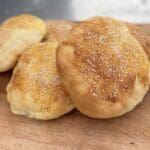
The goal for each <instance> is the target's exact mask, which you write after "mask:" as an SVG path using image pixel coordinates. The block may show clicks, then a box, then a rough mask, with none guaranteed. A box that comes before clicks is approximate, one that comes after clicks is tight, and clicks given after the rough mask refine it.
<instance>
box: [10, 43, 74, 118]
mask: <svg viewBox="0 0 150 150" xmlns="http://www.w3.org/2000/svg"><path fill="white" fill-rule="evenodd" d="M57 45H58V44H57V43H56V42H51V43H49V42H47V43H38V44H35V45H34V46H32V47H30V48H29V49H28V50H26V51H25V52H23V54H22V55H21V57H20V59H19V61H18V64H17V66H16V67H15V69H14V71H13V76H12V78H11V81H10V83H9V84H8V87H7V98H8V102H9V104H10V107H11V110H12V112H13V113H14V114H17V115H23V116H27V117H30V118H35V119H42V120H48V119H53V118H58V117H60V116H62V115H64V114H66V113H67V112H69V111H71V110H72V109H73V108H74V106H73V104H72V102H71V101H70V99H69V97H68V94H67V93H66V92H65V91H64V88H63V85H62V82H61V81H60V79H59V76H58V74H57V68H56V49H57Z"/></svg>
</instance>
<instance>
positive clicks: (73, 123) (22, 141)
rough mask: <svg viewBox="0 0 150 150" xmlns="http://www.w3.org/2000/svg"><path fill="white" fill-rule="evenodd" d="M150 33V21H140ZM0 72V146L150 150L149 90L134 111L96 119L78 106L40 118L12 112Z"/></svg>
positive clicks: (7, 149)
mask: <svg viewBox="0 0 150 150" xmlns="http://www.w3.org/2000/svg"><path fill="white" fill-rule="evenodd" d="M141 27H142V28H143V29H144V30H145V31H146V32H148V33H149V34H150V25H141ZM10 77H11V72H7V73H3V74H0V150H51V149H52V150H53V149H54V150H55V149H56V150H72V149H73V150H91V149H92V150H150V92H149V93H147V95H146V96H145V98H144V102H143V103H141V104H140V105H139V106H138V107H137V108H136V109H134V110H133V111H132V112H130V113H128V114H126V115H124V116H122V117H118V118H115V119H109V120H96V119H91V118H88V117H86V116H84V115H82V114H80V113H79V112H78V111H77V110H74V111H72V112H71V113H69V114H67V115H65V116H63V117H61V118H59V119H55V120H50V121H37V120H32V119H28V118H25V117H21V116H15V115H14V114H12V113H11V112H10V109H9V105H8V103H7V99H6V90H5V89H6V85H7V83H8V82H9V80H10Z"/></svg>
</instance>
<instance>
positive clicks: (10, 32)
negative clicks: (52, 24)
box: [0, 14, 47, 72]
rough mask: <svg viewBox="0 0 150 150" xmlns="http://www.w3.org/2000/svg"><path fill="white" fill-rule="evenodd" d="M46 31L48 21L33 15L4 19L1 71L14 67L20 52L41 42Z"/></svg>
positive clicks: (1, 31) (1, 34)
mask: <svg viewBox="0 0 150 150" xmlns="http://www.w3.org/2000/svg"><path fill="white" fill-rule="evenodd" d="M46 32H47V26H46V23H45V22H44V21H42V20H41V19H39V18H38V17H35V16H32V15H28V14H23V15H18V16H14V17H11V18H9V19H7V20H6V21H4V22H3V23H2V24H1V26H0V44H1V45H0V72H4V71H7V70H10V69H12V68H13V67H14V66H15V64H16V62H17V60H18V58H19V56H20V54H21V53H22V52H23V51H24V50H25V49H27V48H28V47H30V46H31V45H33V44H35V43H37V42H40V41H41V40H42V39H43V38H44V36H45V35H46Z"/></svg>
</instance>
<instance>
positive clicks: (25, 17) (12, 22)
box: [1, 14, 46, 33]
mask: <svg viewBox="0 0 150 150" xmlns="http://www.w3.org/2000/svg"><path fill="white" fill-rule="evenodd" d="M1 27H5V28H7V29H13V28H14V29H25V30H39V32H42V33H43V32H46V24H45V23H44V21H42V20H41V19H40V18H38V17H36V16H33V15H30V14H21V15H18V16H14V17H11V18H8V19H7V20H6V21H4V22H3V23H2V25H1Z"/></svg>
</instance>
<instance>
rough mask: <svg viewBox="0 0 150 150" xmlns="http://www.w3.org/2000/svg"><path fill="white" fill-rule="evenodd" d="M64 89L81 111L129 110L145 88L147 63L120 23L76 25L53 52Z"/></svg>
mask: <svg viewBox="0 0 150 150" xmlns="http://www.w3.org/2000/svg"><path fill="white" fill-rule="evenodd" d="M57 64H58V68H59V74H60V77H61V79H62V81H63V83H64V86H65V89H66V90H67V91H68V93H69V94H70V97H71V99H72V101H73V103H74V104H75V106H76V107H77V109H79V110H80V111H81V112H82V113H84V114H86V115H88V116H91V117H94V118H111V117H116V116H119V115H122V114H124V113H126V112H128V111H130V110H132V109H133V108H134V107H135V106H136V105H137V104H138V103H139V102H141V101H142V98H143V96H144V95H145V93H146V91H147V89H148V86H149V61H148V58H147V56H146V54H145V52H144V51H143V49H142V47H141V46H140V45H139V43H138V42H137V41H136V40H135V38H134V37H133V36H132V35H131V34H130V32H129V30H128V29H127V28H126V26H124V25H123V24H122V23H120V22H119V21H116V20H113V19H110V18H105V17H100V18H98V19H94V20H90V21H88V20H86V21H84V22H81V23H78V24H77V25H75V26H74V28H73V29H72V31H71V34H70V37H69V38H68V41H66V42H63V43H62V44H61V46H60V47H59V49H58V52H57Z"/></svg>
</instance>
